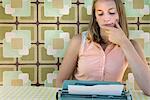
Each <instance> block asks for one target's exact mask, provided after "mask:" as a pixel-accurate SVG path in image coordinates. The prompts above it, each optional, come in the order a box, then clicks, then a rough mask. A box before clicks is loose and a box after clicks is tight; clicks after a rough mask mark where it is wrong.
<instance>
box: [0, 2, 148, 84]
mask: <svg viewBox="0 0 150 100" xmlns="http://www.w3.org/2000/svg"><path fill="white" fill-rule="evenodd" d="M10 1H11V2H10ZM60 1H61V2H63V1H62V0H60ZM91 1H92V0H64V2H63V3H61V2H59V3H60V5H57V3H58V0H0V85H2V81H3V80H2V77H3V76H2V74H3V72H4V71H9V70H21V71H22V72H24V73H29V78H30V80H31V81H32V85H36V86H39V85H43V84H44V81H45V80H46V78H47V74H48V73H52V72H53V71H57V70H59V66H60V64H61V62H62V59H63V56H64V52H65V50H66V48H67V45H68V43H69V40H70V39H71V38H72V37H73V36H74V35H75V34H79V33H81V32H82V31H86V30H87V26H88V23H89V19H90V10H89V9H90V8H91ZM122 1H123V2H124V5H125V7H126V12H127V16H128V26H129V30H131V31H130V32H131V34H130V38H133V39H136V40H137V41H139V42H141V44H143V45H142V46H143V48H144V53H145V55H146V59H147V61H148V62H149V63H150V53H149V52H150V2H149V1H150V0H122ZM131 1H132V3H130V2H131ZM135 1H140V2H142V1H143V2H142V3H143V5H141V4H142V3H140V4H136V3H135ZM13 2H17V3H16V4H14V3H13ZM52 2H53V3H52ZM64 5H65V6H64ZM53 7H56V8H57V9H56V8H53ZM133 8H134V9H133ZM58 9H59V10H58ZM60 9H61V10H60ZM87 9H88V10H87ZM140 32H141V33H142V34H141V33H140ZM137 33H139V34H137ZM144 34H145V35H144ZM142 39H144V41H143V40H142Z"/></svg>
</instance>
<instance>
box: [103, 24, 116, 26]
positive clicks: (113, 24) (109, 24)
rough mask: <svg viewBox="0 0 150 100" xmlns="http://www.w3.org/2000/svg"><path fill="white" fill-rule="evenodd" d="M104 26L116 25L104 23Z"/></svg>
mask: <svg viewBox="0 0 150 100" xmlns="http://www.w3.org/2000/svg"><path fill="white" fill-rule="evenodd" d="M104 26H109V27H114V24H104Z"/></svg>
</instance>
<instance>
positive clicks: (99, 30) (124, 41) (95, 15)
mask: <svg viewBox="0 0 150 100" xmlns="http://www.w3.org/2000/svg"><path fill="white" fill-rule="evenodd" d="M128 64H129V65H130V66H131V70H132V72H133V74H134V77H135V80H136V81H137V83H138V85H139V87H140V88H141V89H142V90H143V91H144V93H145V94H147V95H150V88H148V87H150V69H149V67H148V65H147V62H146V60H145V59H144V55H143V52H142V50H141V48H140V46H139V45H138V44H137V43H136V42H135V41H133V40H132V41H130V40H129V39H128V28H127V21H126V17H125V13H124V8H123V4H122V2H121V0H93V7H92V16H91V20H90V24H89V30H88V31H87V32H83V33H82V35H76V36H74V37H73V38H72V40H71V42H70V45H69V47H68V50H67V53H66V55H65V57H64V59H63V62H62V64H61V68H60V71H59V75H58V77H57V79H56V85H57V86H58V87H60V86H61V85H62V83H63V81H64V80H67V79H69V78H70V77H71V76H72V75H73V78H74V79H77V80H97V81H118V82H122V78H123V75H124V73H125V70H126V68H127V66H128Z"/></svg>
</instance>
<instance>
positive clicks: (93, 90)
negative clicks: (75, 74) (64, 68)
mask: <svg viewBox="0 0 150 100" xmlns="http://www.w3.org/2000/svg"><path fill="white" fill-rule="evenodd" d="M123 88H124V85H93V86H83V85H68V92H69V94H84V95H86V94H87V95H89V94H96V95H121V93H122V91H123Z"/></svg>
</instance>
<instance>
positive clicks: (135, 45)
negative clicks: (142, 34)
mask: <svg viewBox="0 0 150 100" xmlns="http://www.w3.org/2000/svg"><path fill="white" fill-rule="evenodd" d="M130 41H131V43H132V45H133V46H134V48H135V49H136V50H138V49H140V50H142V46H141V45H140V44H139V43H138V42H137V41H135V40H133V39H131V40H130Z"/></svg>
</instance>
